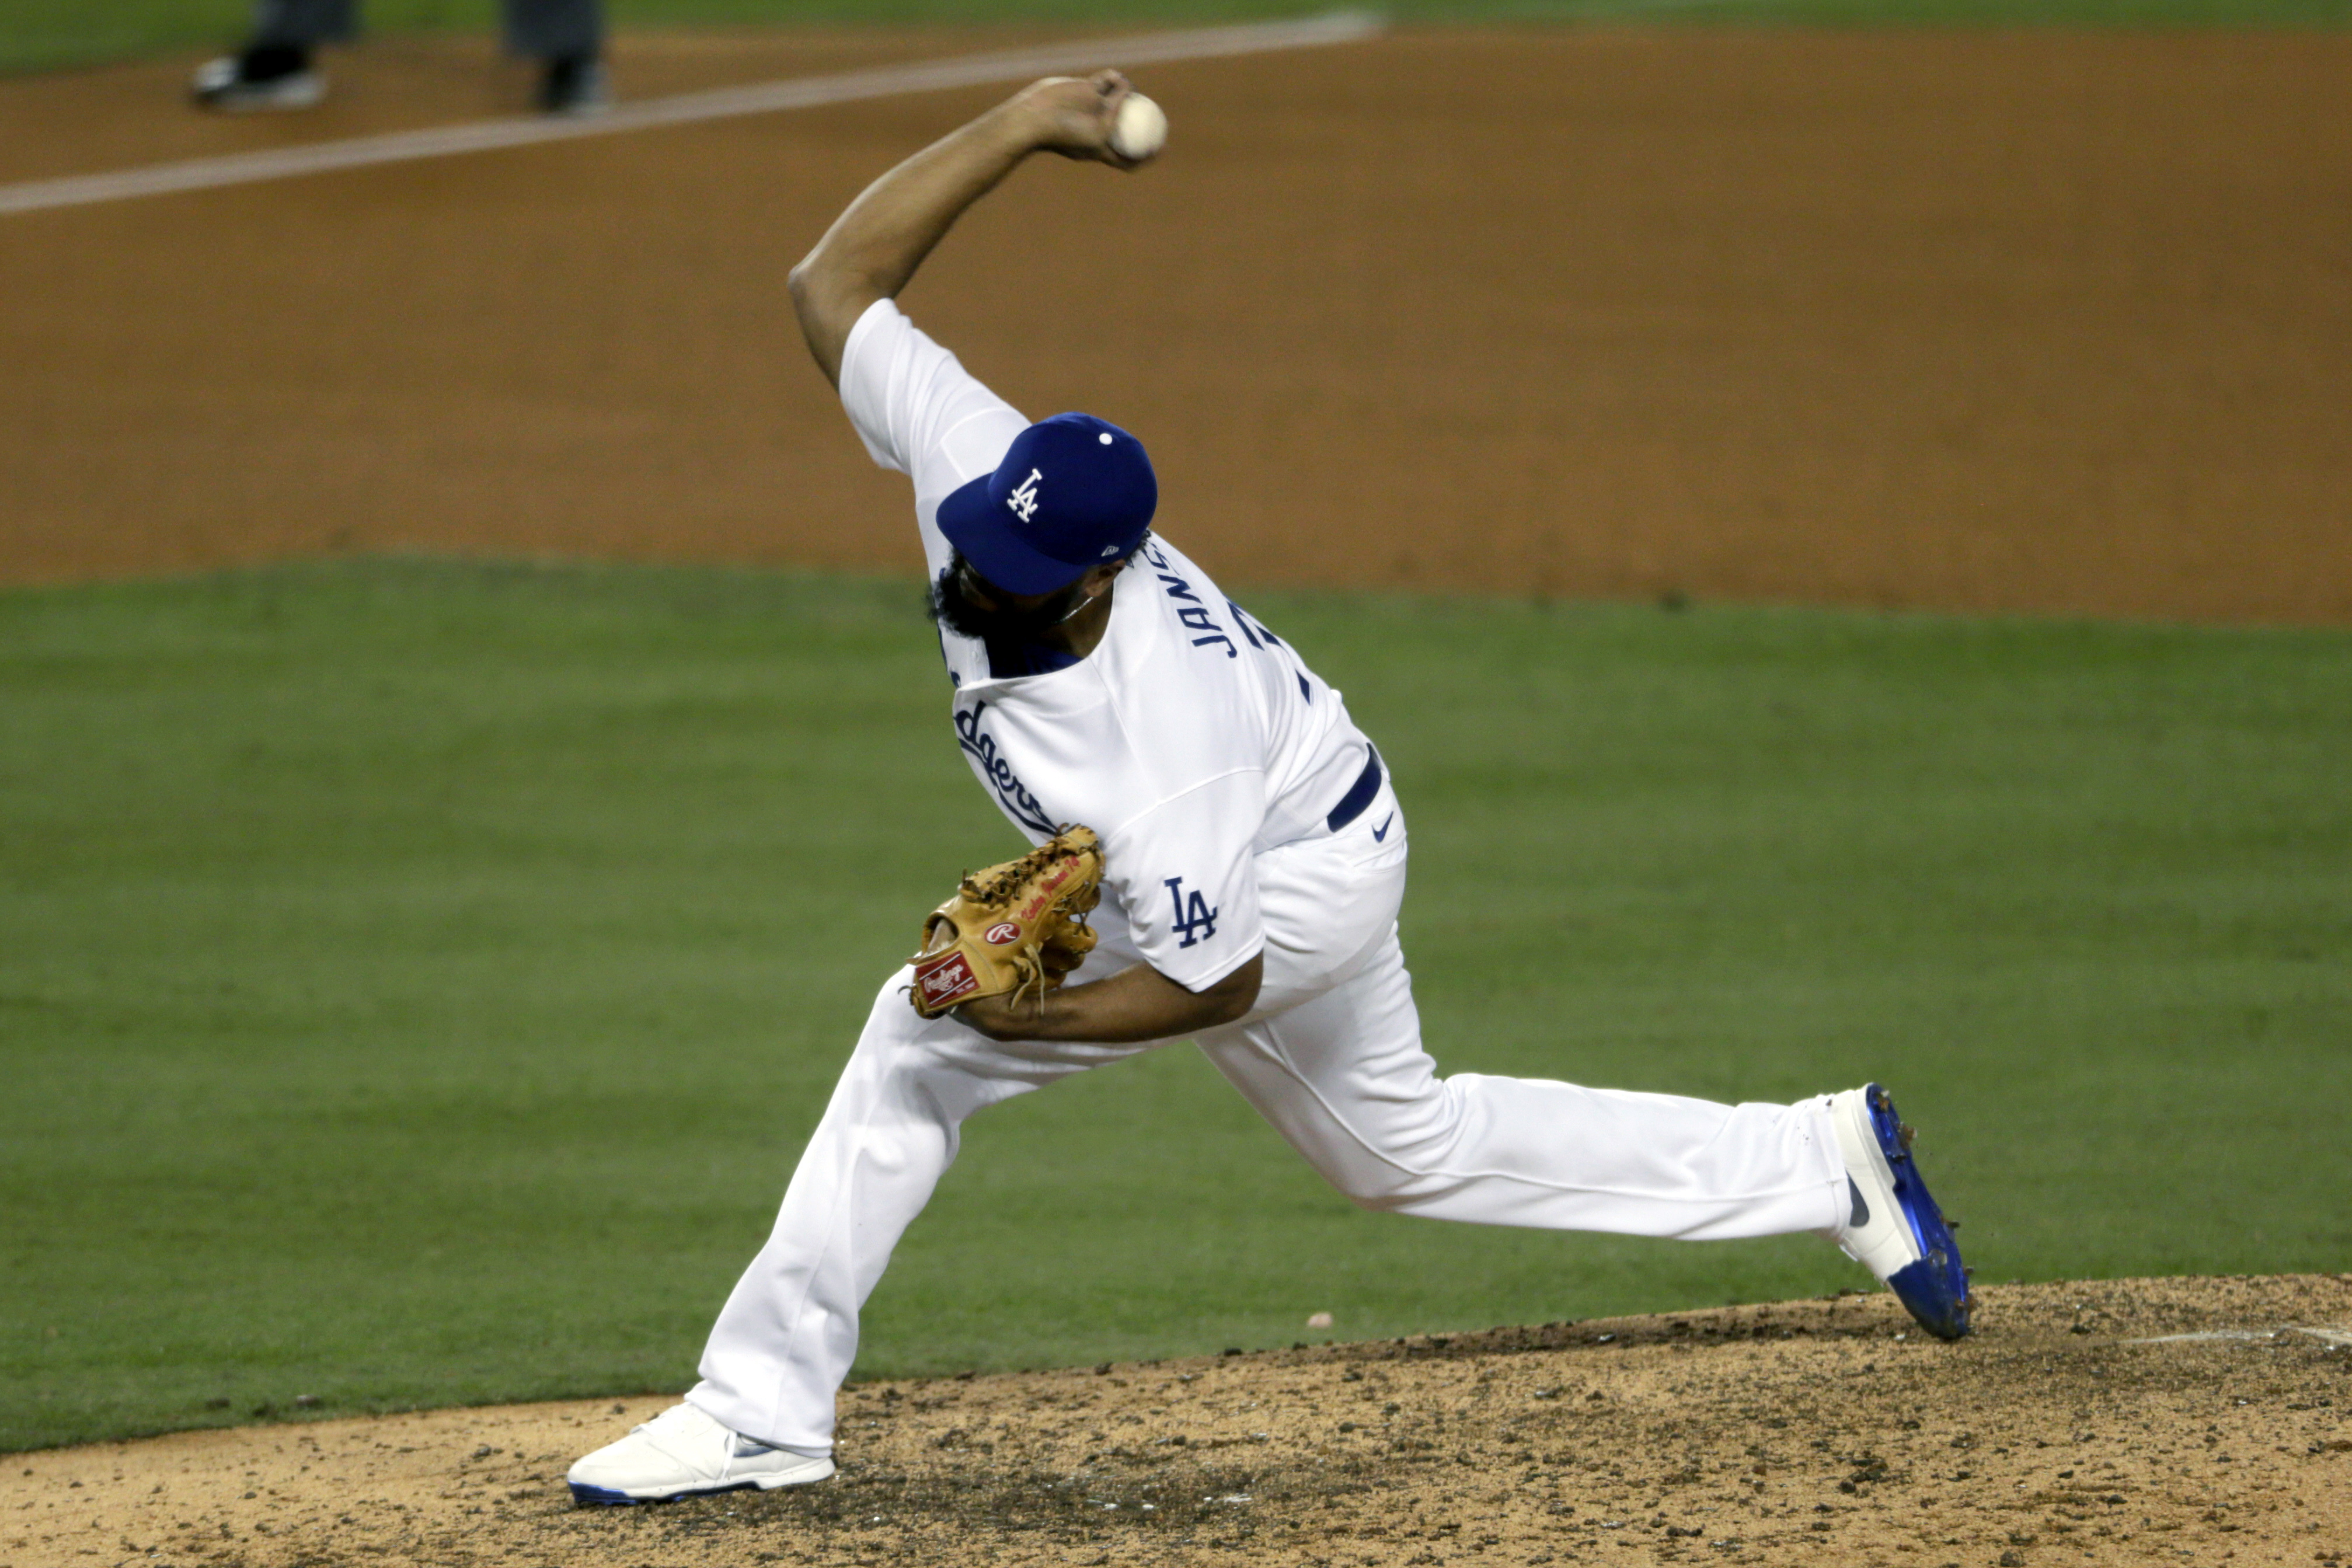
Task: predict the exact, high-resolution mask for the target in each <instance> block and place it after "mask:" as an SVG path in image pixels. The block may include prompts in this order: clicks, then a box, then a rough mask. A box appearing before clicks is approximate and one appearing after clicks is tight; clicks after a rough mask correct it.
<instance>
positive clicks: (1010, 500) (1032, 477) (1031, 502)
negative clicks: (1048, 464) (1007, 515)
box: [1004, 468, 1045, 522]
mask: <svg viewBox="0 0 2352 1568" xmlns="http://www.w3.org/2000/svg"><path fill="white" fill-rule="evenodd" d="M1044 478H1045V472H1044V470H1042V469H1039V468H1032V469H1030V470H1029V477H1028V478H1027V479H1024V480H1022V481H1021V488H1020V489H1017V490H1014V491H1013V493H1012V494H1011V495H1009V496H1006V497H1005V498H1004V504H1005V505H1006V506H1008V507H1010V508H1012V509H1013V515H1014V516H1016V517H1018V518H1019V519H1020V520H1021V521H1024V522H1026V521H1029V520H1030V519H1031V518H1033V517H1034V516H1036V515H1037V481H1038V480H1039V479H1044Z"/></svg>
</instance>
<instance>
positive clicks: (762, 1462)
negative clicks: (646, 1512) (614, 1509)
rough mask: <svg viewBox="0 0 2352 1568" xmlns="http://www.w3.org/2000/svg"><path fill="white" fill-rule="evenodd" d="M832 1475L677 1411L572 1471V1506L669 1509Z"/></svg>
mask: <svg viewBox="0 0 2352 1568" xmlns="http://www.w3.org/2000/svg"><path fill="white" fill-rule="evenodd" d="M831 1474H833V1461H832V1460H831V1459H829V1458H826V1459H812V1458H809V1457H808V1456H807V1455H805V1454H795V1453H793V1451H792V1450H791V1449H789V1448H772V1447H769V1446H768V1445H767V1444H765V1443H762V1442H761V1441H759V1440H758V1439H757V1438H753V1437H746V1436H743V1435H742V1434H740V1433H739V1432H736V1431H733V1430H731V1429H730V1428H729V1427H727V1426H722V1425H720V1423H719V1422H718V1421H717V1420H716V1419H714V1418H712V1417H711V1416H709V1415H704V1414H703V1413H702V1412H701V1411H699V1410H698V1409H696V1408H695V1407H694V1406H693V1405H671V1406H670V1407H669V1408H668V1409H667V1410H665V1411H663V1412H662V1413H661V1414H660V1415H656V1416H655V1417H654V1418H653V1419H652V1420H650V1421H648V1422H646V1424H645V1425H644V1426H637V1427H634V1428H632V1429H631V1430H630V1433H629V1435H628V1436H625V1437H624V1438H622V1439H621V1440H620V1441H619V1442H617V1443H607V1444H606V1445H604V1447H601V1448H599V1449H597V1450H596V1451H595V1452H594V1453H593V1454H591V1455H589V1456H588V1457H587V1458H584V1459H583V1460H581V1461H580V1462H579V1463H578V1464H576V1465H574V1466H572V1473H571V1474H570V1475H568V1476H566V1477H564V1478H563V1479H565V1480H566V1481H568V1482H570V1483H571V1486H572V1501H573V1502H575V1503H583V1504H585V1503H632V1502H667V1501H669V1500H671V1499H672V1498H682V1497H695V1496H698V1495H699V1494H701V1493H704V1492H732V1491H741V1490H743V1489H746V1488H751V1487H757V1488H758V1489H761V1491H772V1490H773V1489H775V1488H777V1487H801V1486H806V1485H808V1483H809V1482H811V1481H821V1480H823V1479H825V1477H827V1476H829V1475H831Z"/></svg>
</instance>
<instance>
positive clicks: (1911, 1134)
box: [1895, 1121, 1919, 1154]
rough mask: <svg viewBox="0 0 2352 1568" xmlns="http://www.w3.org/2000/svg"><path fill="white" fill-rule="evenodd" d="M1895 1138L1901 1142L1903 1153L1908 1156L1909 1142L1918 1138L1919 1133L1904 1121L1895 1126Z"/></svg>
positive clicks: (1909, 1150)
mask: <svg viewBox="0 0 2352 1568" xmlns="http://www.w3.org/2000/svg"><path fill="white" fill-rule="evenodd" d="M1918 1136H1919V1131H1918V1129H1916V1128H1915V1127H1913V1126H1912V1125H1911V1124H1910V1123H1909V1122H1908V1121H1905V1122H1900V1123H1898V1124H1897V1125H1896V1126H1895V1137H1896V1138H1897V1139H1898V1140H1900V1141H1901V1142H1902V1144H1903V1152H1905V1153H1906V1154H1908V1153H1909V1152H1911V1141H1912V1140H1913V1139H1915V1138H1916V1137H1918Z"/></svg>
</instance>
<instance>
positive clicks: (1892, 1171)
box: [1829, 1083, 1975, 1340]
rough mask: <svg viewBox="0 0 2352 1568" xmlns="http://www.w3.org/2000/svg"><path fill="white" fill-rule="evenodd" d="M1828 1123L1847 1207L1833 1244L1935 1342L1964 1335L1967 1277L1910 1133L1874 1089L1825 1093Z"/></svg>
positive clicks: (1949, 1225) (1892, 1106) (1872, 1086)
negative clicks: (1882, 1284) (1881, 1283)
mask: <svg viewBox="0 0 2352 1568" xmlns="http://www.w3.org/2000/svg"><path fill="white" fill-rule="evenodd" d="M1829 1112H1830V1122H1831V1124H1832V1126H1834V1127H1835V1128H1836V1129H1837V1141H1838V1152H1839V1153H1840V1154H1842V1155H1843V1156H1844V1158H1845V1168H1846V1177H1847V1195H1848V1196H1849V1197H1850V1198H1851V1199H1852V1200H1853V1206H1852V1209H1851V1211H1850V1212H1849V1213H1848V1215H1846V1221H1845V1223H1844V1224H1843V1225H1842V1226H1839V1227H1838V1229H1837V1244H1838V1246H1839V1247H1842V1248H1843V1250H1844V1252H1845V1255H1846V1256H1847V1257H1848V1258H1853V1260H1854V1261H1855V1262H1857V1263H1859V1264H1861V1265H1862V1266H1863V1267H1864V1268H1868V1269H1869V1270H1870V1271H1871V1272H1872V1273H1873V1274H1875V1275H1877V1276H1878V1277H1879V1278H1880V1279H1884V1280H1885V1281H1886V1283H1887V1286H1888V1287H1889V1288H1890V1289H1893V1290H1894V1292H1895V1295H1896V1297H1898V1298H1899V1299H1900V1300H1902V1302H1903V1305H1904V1306H1905V1307H1906V1308H1908V1309H1909V1310H1910V1312H1911V1315H1912V1316H1913V1317H1915V1318H1916V1319H1918V1320H1919V1324H1920V1326H1921V1327H1922V1328H1924V1329H1926V1330H1927V1331H1928V1332H1929V1333H1931V1334H1934V1335H1935V1336H1936V1337H1937V1338H1938V1339H1945V1340H1957V1339H1959V1338H1961V1337H1963V1336H1964V1335H1966V1334H1967V1333H1968V1331H1969V1310H1970V1309H1971V1308H1972V1307H1973V1306H1974V1305H1975V1303H1974V1302H1973V1301H1971V1300H1969V1271H1968V1269H1967V1268H1964V1267H1963V1266H1962V1265H1961V1263H1960V1247H1959V1244H1958V1242H1957V1241H1954V1240H1953V1239H1952V1222H1949V1221H1947V1220H1946V1219H1945V1218H1944V1213H1943V1210H1941V1209H1939V1208H1937V1206H1936V1200H1935V1199H1934V1198H1932V1197H1930V1196H1928V1194H1927V1182H1926V1180H1925V1179H1923V1178H1922V1177H1921V1176H1920V1174H1919V1164H1918V1162H1917V1161H1916V1160H1914V1159H1913V1158H1912V1157H1911V1138H1912V1133H1911V1129H1910V1128H1909V1127H1907V1126H1906V1125H1904V1123H1903V1121H1902V1119H1901V1118H1899V1117H1897V1116H1896V1115H1895V1101H1894V1100H1893V1099H1892V1098H1891V1097H1890V1096H1889V1095H1888V1094H1887V1092H1886V1091H1885V1089H1881V1088H1879V1087H1878V1085H1876V1084H1874V1083H1873V1084H1865V1085H1864V1086H1863V1087H1862V1088H1860V1089H1847V1090H1846V1091H1845V1092H1844V1093H1843V1094H1833V1095H1832V1096H1830V1100H1829Z"/></svg>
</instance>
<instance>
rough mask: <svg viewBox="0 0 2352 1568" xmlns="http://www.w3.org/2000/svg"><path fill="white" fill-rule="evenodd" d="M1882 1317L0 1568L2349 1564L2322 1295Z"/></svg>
mask: <svg viewBox="0 0 2352 1568" xmlns="http://www.w3.org/2000/svg"><path fill="white" fill-rule="evenodd" d="M1981 1297H1982V1306H1981V1310H1980V1322H1981V1329H1980V1331H1979V1334H1978V1335H1977V1336H1976V1337H1974V1338H1972V1339H1970V1340H1968V1341H1965V1342H1961V1343H1959V1344H1958V1345H1946V1344H1941V1343H1937V1342H1934V1341H1931V1340H1927V1339H1925V1338H1923V1337H1922V1336H1921V1335H1920V1334H1919V1333H1918V1332H1917V1331H1916V1329H1914V1328H1913V1327H1912V1326H1911V1324H1910V1321H1909V1320H1908V1319H1907V1318H1906V1317H1905V1316H1904V1314H1903V1313H1902V1311H1901V1310H1900V1309H1899V1308H1898V1307H1896V1306H1895V1304H1894V1301H1893V1299H1892V1298H1891V1297H1888V1296H1885V1295H1884V1294H1875V1295H1871V1296H1841V1297H1835V1298H1830V1299H1826V1300H1810V1301H1794V1302H1784V1303H1780V1304H1778V1305H1773V1306H1766V1307H1737V1308H1727V1309H1723V1310H1716V1311H1704V1312H1689V1313H1683V1314H1678V1315H1675V1316H1671V1317H1654V1318H1625V1319H1612V1320H1608V1321H1589V1322H1581V1323H1553V1324H1549V1325H1546V1326H1544V1327H1541V1328H1525V1329H1497V1330H1494V1331H1489V1332H1486V1333H1477V1334H1465V1335H1461V1336H1458V1337H1455V1338H1453V1339H1443V1338H1438V1339H1414V1340H1409V1341H1405V1340H1401V1341H1397V1342H1392V1343H1391V1342H1381V1343H1376V1344H1361V1345H1359V1344H1340V1345H1329V1346H1318V1347H1315V1348H1312V1349H1309V1348H1305V1347H1301V1348H1297V1349H1294V1350H1290V1351H1275V1352H1260V1353H1255V1354H1242V1353H1240V1352H1229V1353H1228V1354H1226V1355H1224V1356H1223V1357H1219V1358H1214V1359H1209V1360H1197V1361H1170V1362H1156V1363H1118V1364H1115V1365H1109V1366H1105V1367H1095V1368H1077V1369H1072V1370H1068V1371H1058V1372H1040V1373H1009V1374H1003V1375H991V1376H975V1377H965V1378H950V1379H942V1380H936V1381H929V1382H914V1383H869V1384H854V1385H852V1386H851V1387H850V1388H848V1389H846V1390H845V1391H844V1393H843V1394H842V1398H841V1447H840V1457H841V1461H842V1468H841V1472H840V1474H839V1475H837V1476H836V1477H835V1479H832V1480H830V1481H827V1482H824V1483H822V1484H820V1485H818V1486H814V1487H809V1488H804V1489H798V1490H793V1491H782V1492H771V1493H754V1492H732V1493H725V1494H720V1495H718V1496H714V1497H708V1498H698V1499H690V1500H686V1501H683V1502H679V1503H674V1504H669V1505H667V1506H664V1507H658V1508H639V1509H591V1510H576V1509H574V1508H573V1507H572V1504H571V1500H570V1498H569V1495H568V1493H567V1492H566V1489H565V1488H564V1485H563V1472H564V1470H565V1469H566V1468H568V1467H569V1466H570V1464H571V1462H572V1459H573V1458H576V1457H577V1456H578V1455H580V1454H581V1453H583V1452H584V1451H586V1450H587V1449H589V1448H592V1447H598V1446H600V1445H602V1444H604V1443H605V1442H608V1441H610V1440H611V1439H612V1438H614V1437H616V1436H619V1435H620V1434H621V1433H622V1432H623V1431H625V1429H626V1428H627V1427H628V1426H629V1425H630V1424H631V1423H633V1422H636V1421H642V1420H645V1419H646V1418H647V1417H649V1416H651V1415H654V1414H656V1412H658V1411H659V1410H661V1409H662V1408H663V1407H665V1406H666V1405H667V1404H668V1403H669V1400H668V1399H667V1397H658V1398H656V1397H641V1398H635V1399H625V1400H597V1401H592V1402H588V1403H583V1404H569V1405H524V1406H518V1407H512V1408H506V1409H488V1410H445V1411H437V1412H432V1413H427V1414H419V1415H385V1416H379V1417H374V1418H367V1419H359V1420H346V1419H322V1420H318V1421H314V1422H310V1423H307V1424H303V1425H299V1426H256V1427H244V1428H238V1429H234V1430H228V1431H215V1432H191V1433H183V1434H180V1435H178V1436H170V1437H163V1438H157V1439H154V1440H152V1441H149V1442H143V1443H125V1444H107V1445H102V1446H98V1447H86V1448H68V1449H58V1450H53V1451H50V1452H46V1453H35V1454H26V1455H21V1456H18V1457H17V1458H16V1459H13V1460H11V1461H10V1462H11V1465H12V1466H13V1467H14V1468H15V1469H16V1470H18V1471H21V1472H22V1473H21V1475H12V1476H11V1478H10V1479H9V1480H8V1481H7V1483H6V1484H5V1488H0V1499H5V1503H0V1508H4V1509H5V1511H0V1563H8V1564H10V1565H11V1568H52V1565H55V1568H70V1565H74V1564H79V1563H91V1562H97V1563H115V1564H128V1563H147V1564H163V1563H189V1564H196V1563H202V1564H209V1565H214V1568H294V1565H297V1564H305V1563H383V1564H416V1565H418V1568H427V1565H431V1568H447V1565H450V1564H485V1565H489V1564H495V1565H498V1568H508V1565H515V1564H533V1565H537V1564H562V1565H567V1568H568V1565H572V1564H583V1565H603V1564H609V1565H613V1568H641V1565H646V1564H662V1565H668V1564H719V1563H729V1564H733V1563H880V1562H904V1563H1100V1564H1108V1563H1159V1562H1181V1563H1279V1564H1297V1565H1311V1568H1323V1565H1330V1568H1341V1565H1365V1568H1387V1565H1389V1564H1423V1563H1448V1562H1456V1561H1461V1562H1467V1561H1472V1560H1476V1561H1480V1562H1486V1563H1526V1564H1537V1563H1594V1562H1599V1563H1652V1562H1655V1563H1669V1562H1677V1561H1679V1562H1696V1563H1706V1562H1731V1563H1822V1564H1826V1563H1838V1564H1862V1563H1881V1564H1906V1563H1916V1564H1919V1565H1921V1568H1928V1565H1941V1564H1947V1563H1958V1564H1966V1565H1968V1568H1977V1565H1979V1564H1983V1565H1987V1568H1993V1565H1999V1564H2007V1565H2009V1568H2020V1565H2021V1564H2022V1565H2029V1568H2032V1565H2040V1564H2045V1563H2049V1564H2055V1563H2078V1562H2082V1563H2153V1562H2165V1563H2190V1562H2194V1563H2219V1562H2221V1561H2225V1560H2229V1559H2232V1558H2238V1559H2242V1560H2244V1561H2245V1562H2247V1563H2314V1562H2317V1563H2336V1562H2339V1561H2341V1560H2342V1558H2343V1556H2344V1554H2345V1553H2346V1552H2347V1548H2352V1419H2347V1415H2352V1275H2324V1276H2323V1275H2304V1276H2290V1277H2284V1278H2272V1279H2159V1280H2148V1279H2130V1280H2105V1281H2097V1282H2084V1283H2063V1282H2062V1283H2057V1284H2047V1285H2035V1286H2012V1287H2006V1288H2004V1287H1993V1288H1990V1289H1984V1290H1983V1291H1982V1292H1981Z"/></svg>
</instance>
